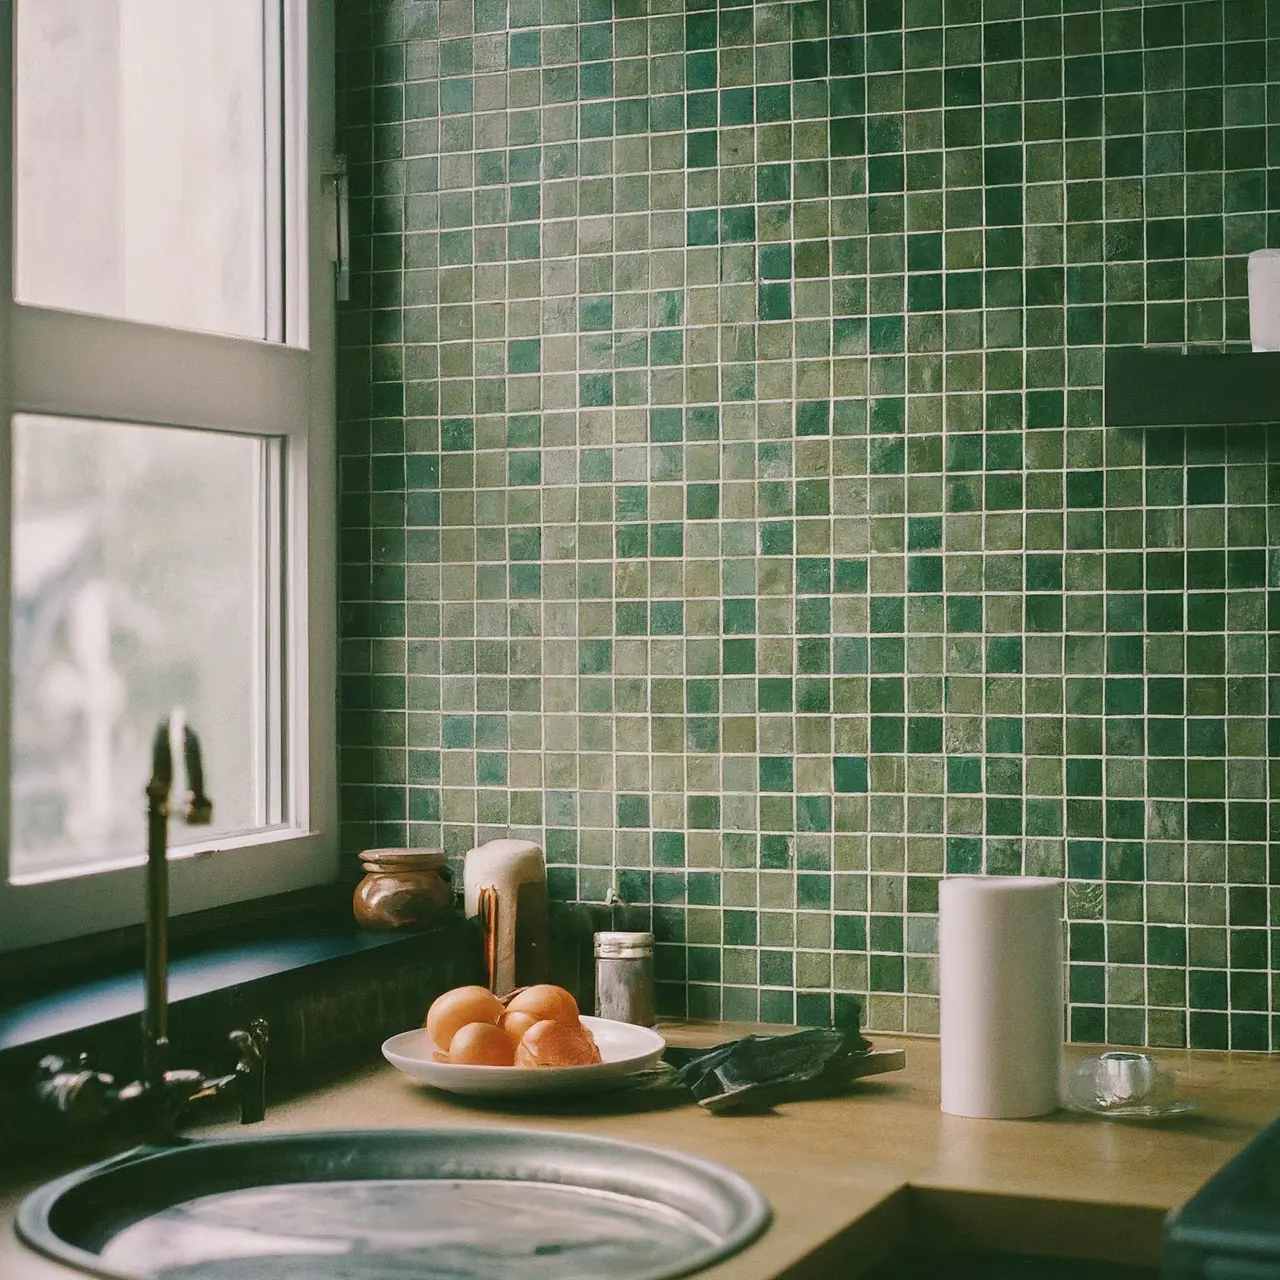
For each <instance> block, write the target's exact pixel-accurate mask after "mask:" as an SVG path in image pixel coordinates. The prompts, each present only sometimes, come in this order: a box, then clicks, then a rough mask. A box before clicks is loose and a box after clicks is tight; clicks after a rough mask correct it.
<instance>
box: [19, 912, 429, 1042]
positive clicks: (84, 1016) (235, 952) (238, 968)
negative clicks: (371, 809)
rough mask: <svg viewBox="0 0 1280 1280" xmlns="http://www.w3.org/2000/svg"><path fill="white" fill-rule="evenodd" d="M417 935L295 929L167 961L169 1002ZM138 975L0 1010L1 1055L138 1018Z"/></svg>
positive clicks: (91, 982) (75, 985) (79, 985)
mask: <svg viewBox="0 0 1280 1280" xmlns="http://www.w3.org/2000/svg"><path fill="white" fill-rule="evenodd" d="M423 936H424V934H423V932H422V931H414V932H405V933H366V932H362V931H361V930H359V929H357V928H355V926H354V925H350V926H347V927H345V928H344V927H341V926H332V925H330V926H322V927H313V928H311V929H306V928H299V927H297V926H295V927H293V928H290V929H284V930H281V931H280V933H279V934H278V935H277V936H269V937H262V938H258V939H254V940H251V941H246V942H239V943H235V944H232V945H221V946H211V947H208V948H206V949H202V950H199V951H195V952H193V953H192V954H189V955H184V956H180V957H176V958H174V959H172V960H171V961H170V963H169V1002H170V1005H171V1006H172V1007H178V1006H180V1005H182V1004H183V1003H184V1002H186V1001H190V1000H196V999H199V998H200V997H202V996H207V995H209V994H211V993H213V992H219V991H226V990H229V989H231V988H233V987H237V986H241V985H243V984H245V983H248V982H254V981H257V980H260V979H264V978H270V977H274V976H278V975H280V974H284V973H292V972H297V971H300V970H303V969H307V968H310V967H312V966H314V965H318V964H325V963H328V962H335V961H341V960H342V959H344V958H346V957H352V956H358V955H363V954H365V953H367V952H370V951H376V950H379V949H386V948H392V949H393V950H392V952H391V953H389V954H388V958H391V955H393V954H394V950H395V949H397V948H401V949H402V948H405V947H407V946H411V945H412V944H413V943H414V942H415V941H420V940H421V939H422V937H423ZM143 990H144V988H143V971H142V966H141V965H139V966H138V967H137V968H136V969H132V970H126V971H124V972H121V973H115V974H111V975H110V976H107V977H99V978H89V979H85V980H83V981H79V982H71V983H68V984H66V985H65V986H62V987H60V988H59V989H57V990H53V991H48V992H44V993H42V994H40V995H38V996H34V997H32V998H30V999H28V1000H24V1001H20V1002H15V1003H13V1004H11V1005H9V1006H7V1007H5V1008H3V1009H0V1054H3V1053H5V1052H6V1051H10V1050H15V1049H22V1048H27V1047H30V1046H31V1045H33V1044H39V1043H41V1042H42V1041H46V1040H51V1039H54V1038H55V1037H58V1036H63V1035H67V1034H69V1033H72V1032H76V1031H84V1030H86V1029H88V1028H91V1027H97V1026H101V1025H103V1024H106V1023H109V1022H114V1021H117V1020H119V1019H121V1018H127V1017H131V1016H136V1015H138V1014H140V1013H141V1012H142V1008H143V1002H144V995H143Z"/></svg>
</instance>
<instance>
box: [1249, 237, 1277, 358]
mask: <svg viewBox="0 0 1280 1280" xmlns="http://www.w3.org/2000/svg"><path fill="white" fill-rule="evenodd" d="M1249 341H1250V342H1251V343H1252V345H1253V349H1254V350H1255V351H1280V249H1255V250H1254V251H1253V252H1252V253H1251V254H1250V255H1249Z"/></svg>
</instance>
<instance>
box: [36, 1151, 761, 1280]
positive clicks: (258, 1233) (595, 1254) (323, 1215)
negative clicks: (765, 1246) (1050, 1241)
mask: <svg viewBox="0 0 1280 1280" xmlns="http://www.w3.org/2000/svg"><path fill="white" fill-rule="evenodd" d="M769 1218H770V1213H769V1207H768V1205H767V1203H766V1202H765V1200H764V1198H763V1197H762V1196H761V1195H760V1193H759V1192H758V1191H756V1190H755V1188H754V1187H752V1186H751V1185H750V1184H749V1183H748V1182H746V1181H745V1180H744V1179H742V1178H740V1177H739V1176H738V1175H737V1174H735V1173H732V1172H730V1171H729V1170H728V1169H724V1168H721V1167H720V1166H718V1165H714V1164H711V1163H709V1162H707V1161H704V1160H699V1159H697V1158H695V1157H692V1156H686V1155H683V1154H681V1153H679V1152H674V1151H663V1150H659V1149H657V1148H653V1147H644V1146H638V1145H635V1144H631V1143H626V1142H617V1141H613V1140H611V1139H605V1138H595V1137H590V1136H586V1135H582V1134H566V1133H552V1132H546V1131H540V1130H535V1129H518V1130H517V1129H491V1128H483V1129H481V1128H457V1129H454V1128H450V1129H382V1130H349V1131H342V1130H339V1131H324V1132H314V1133H282V1134H268V1135H264V1136H261V1137H230V1138H214V1139H208V1140H201V1141H197V1142H191V1143H187V1144H184V1145H178V1146H172V1147H142V1148H139V1149H138V1150H136V1151H131V1152H129V1153H128V1154H126V1155H124V1156H120V1157H118V1158H116V1159H114V1160H108V1161H106V1162H104V1163H102V1164H97V1165H92V1166H90V1167H88V1168H86V1169H81V1170H78V1171H77V1172H75V1173H72V1174H69V1175H68V1176H66V1177H64V1178H60V1179H58V1180H57V1181H55V1182H50V1183H48V1184H46V1185H45V1186H44V1187H41V1188H40V1189H39V1190H37V1191H35V1192H33V1193H32V1194H31V1195H30V1196H29V1197H28V1198H27V1199H26V1200H25V1201H24V1202H23V1204H22V1206H21V1208H20V1209H19V1211H18V1217H17V1229H18V1234H19V1235H20V1236H21V1237H22V1239H23V1240H24V1241H25V1242H26V1243H27V1244H28V1245H29V1246H31V1247H32V1248H34V1249H36V1250H38V1251H39V1252H40V1253H43V1254H46V1255H47V1256H49V1257H51V1258H53V1259H55V1260H56V1261H58V1262H62V1263H65V1264H68V1265H70V1266H73V1267H79V1268H81V1269H82V1270H84V1271H88V1272H91V1273H93V1274H95V1275H100V1276H108V1277H115V1278H117V1280H143V1278H144V1277H145V1278H146V1280H152V1278H162V1280H231V1277H235V1278H236V1280H285V1277H289V1280H294V1278H295V1277H297V1276H299V1275H306V1276H307V1277H308V1280H339V1277H341V1280H405V1278H406V1277H409V1276H413V1277H418V1278H421V1280H433V1278H434V1277H440V1278H441V1280H443V1278H444V1277H449V1280H489V1278H491V1277H492V1278H493V1280H497V1278H498V1277H503V1278H505V1277H508V1276H519V1277H520V1280H598V1278H599V1277H601V1276H608V1277H609V1278H610V1280H666V1278H667V1277H671V1276H683V1275H688V1274H690V1273H692V1272H694V1271H699V1270H701V1269H702V1268H704V1267H707V1266H710V1265H711V1264H712V1263H714V1262H718V1261H720V1260H721V1259H723V1258H726V1257H728V1256H729V1255H730V1254H733V1253H736V1252H737V1251H738V1250H740V1249H742V1248H743V1247H744V1246H746V1245H747V1244H749V1243H750V1242H751V1241H752V1240H754V1239H755V1238H756V1237H757V1236H758V1235H760V1233H761V1232H762V1231H764V1230H765V1228H766V1227H767V1226H768V1224H769Z"/></svg>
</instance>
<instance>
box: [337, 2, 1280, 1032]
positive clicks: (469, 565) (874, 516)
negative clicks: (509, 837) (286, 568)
mask: <svg viewBox="0 0 1280 1280" xmlns="http://www.w3.org/2000/svg"><path fill="white" fill-rule="evenodd" d="M1268 36H1270V38H1268ZM1278 68H1280V0H1197V2H1188V3H1172V4H1161V3H1146V4H1128V3H1119V2H1117V0H1105V2H1101V0H1092V3H1090V2H1089V0H833V3H831V5H830V6H828V5H827V4H826V3H825V2H824V0H800V2H798V3H789V4H777V3H757V4H755V5H741V4H728V3H726V4H722V5H721V6H720V7H719V8H717V7H715V5H714V4H711V5H706V4H697V3H690V4H689V5H688V7H687V8H686V7H684V6H682V4H681V3H679V0H648V2H646V0H441V2H440V3H430V2H427V0H421V2H416V0H401V2H400V3H378V4H372V5H371V4H369V3H368V2H367V0H366V2H364V3H359V2H357V0H347V2H346V3H344V4H342V5H340V86H341V90H340V109H341V113H342V122H343V137H344V143H343V145H344V148H345V150H346V153H347V155H348V156H349V157H350V160H351V173H352V195H353V206H352V222H353V228H354V252H355V261H354V267H355V271H354V275H353V292H354V297H353V301H352V302H351V304H350V305H349V306H348V307H347V308H346V309H345V311H344V313H343V315H342V318H341V345H342V350H341V362H342V391H341V407H340V417H341V426H340V431H341V441H342V444H341V448H342V458H341V475H342V495H341V503H342V507H341V509H342V526H343V527H342V566H341V574H342V600H343V604H342V673H343V675H342V725H343V728H342V777H343V794H342V803H343V814H344V825H345V841H346V845H347V847H348V848H349V849H356V848H360V847H363V846H367V845H375V844H378V845H382V844H399V843H402V842H406V841H408V842H410V843H413V844H430V843H435V842H438V841H443V843H444V845H445V846H446V848H447V849H448V850H449V851H450V852H451V853H454V854H458V853H461V852H462V851H463V850H465V849H466V848H468V847H469V846H470V845H471V844H472V843H473V842H475V841H477V840H480V839H483V838H486V837H489V836H492V835H494V834H497V833H504V832H506V831H508V830H511V831H515V832H519V833H526V834H529V835H531V836H533V837H535V838H537V839H539V840H540V841H542V842H543V844H544V847H545V848H546V851H547V855H548V859H549V862H550V865H551V882H552V887H553V892H554V894H555V895H556V896H557V897H558V898H561V899H565V900H569V901H577V902H586V903H595V904H603V903H604V902H606V900H608V898H609V896H610V891H611V890H613V891H614V892H616V894H617V895H618V896H619V897H620V898H621V899H622V900H623V903H624V904H625V905H624V906H621V907H617V908H615V909H614V918H616V919H617V920H618V921H619V922H622V921H630V922H636V923H639V922H648V921H649V920H650V919H652V923H653V926H654V928H655V929H656V930H657V932H658V936H659V938H660V952H659V971H660V976H661V979H662V989H661V994H662V999H663V1001H664V1003H665V1005H666V1006H667V1008H668V1009H671V1010H684V1009H687V1010H688V1011H689V1012H691V1013H694V1014H703V1015H714V1014H722V1015H724V1016H726V1017H757V1016H759V1017H761V1018H764V1019H770V1020H789V1019H792V1018H795V1019H799V1020H800V1021H803V1022H814V1021H817V1022H822V1021H826V1020H827V1019H829V1018H837V1019H840V1018H844V1017H847V1016H848V1014H849V1012H850V1009H851V1005H852V1001H853V998H854V997H855V996H857V997H859V998H861V999H863V1000H865V1005H866V1021H867V1023H868V1024H869V1025H870V1026H871V1027H874V1028H878V1029H897V1028H906V1029H909V1030H913V1031H929V1030H932V1029H934V1028H935V1027H936V1023H937V1001H936V995H935V992H936V984H937V974H936V938H937V927H936V907H937V889H938V880H939V877H940V876H941V875H942V874H943V873H944V872H946V871H953V872H974V871H986V872H1000V873H1010V872H1012V873H1018V872H1027V873H1050V874H1065V875H1066V876H1067V877H1068V882H1069V883H1068V891H1067V914H1068V917H1069V920H1070V925H1069V953H1070V1028H1071V1033H1072V1035H1073V1037H1074V1038H1076V1039H1079V1040H1101V1039H1104V1038H1106V1039H1109V1040H1111V1041H1116V1042H1128V1043H1143V1042H1147V1043H1153V1044H1174V1045H1177V1044H1184V1043H1188V1042H1189V1043H1191V1044H1194V1045H1200V1046H1217V1047H1223V1046H1227V1045H1231V1046H1234V1047H1243V1048H1268V1047H1269V1046H1270V1044H1271V1041H1272V1026H1273V1017H1274V1014H1273V1000H1276V998H1275V997H1273V996H1272V993H1271V980H1272V979H1271V960H1270V955H1271V947H1272V945H1273V936H1274V935H1273V919H1275V918H1276V916H1275V912H1276V908H1275V907H1273V906H1272V902H1271V890H1270V888H1269V884H1270V878H1271V872H1270V865H1269V845H1268V834H1269V826H1270V823H1271V822H1272V821H1274V820H1277V819H1280V813H1277V814H1276V815H1275V818H1274V819H1273V817H1272V814H1271V812H1270V811H1269V801H1270V781H1271V765H1270V759H1269V753H1270V751H1271V750H1273V749H1274V750H1277V751H1280V733H1277V728H1280V719H1277V720H1271V719H1269V718H1268V711H1269V710H1271V708H1269V698H1270V696H1271V690H1272V684H1271V675H1272V672H1273V671H1274V672H1275V673H1276V674H1277V675H1278V676H1280V643H1278V641H1280V634H1277V633H1278V632H1280V622H1277V614H1276V613H1275V612H1273V613H1272V614H1271V616H1270V618H1269V617H1268V609H1269V607H1270V608H1271V609H1272V610H1277V609H1280V598H1277V597H1269V595H1268V587H1270V586H1277V587H1280V572H1278V571H1277V567H1276V566H1275V563H1274V553H1273V551H1272V547H1273V546H1274V545H1275V542H1276V535H1275V532H1274V530H1273V529H1272V528H1271V527H1270V525H1269V521H1270V520H1271V519H1272V518H1274V516H1273V510H1274V508H1273V507H1272V506H1271V505H1270V504H1271V503H1273V502H1275V501H1276V500H1277V497H1278V496H1280V474H1278V473H1277V469H1276V466H1275V465H1274V462H1275V460H1276V459H1277V456H1278V455H1277V446H1278V445H1280V437H1277V436H1276V435H1275V434H1274V433H1267V432H1265V431H1255V430H1248V429H1239V430H1232V431H1230V432H1226V433H1224V432H1223V431H1221V430H1217V429H1202V430H1199V431H1191V432H1186V433H1183V432H1172V431H1166V432H1159V431H1153V432H1148V433H1145V434H1143V433H1138V432H1129V431H1119V430H1112V431H1108V430H1106V429H1104V427H1103V426H1102V390H1101V384H1102V363H1103V361H1102V356H1103V346H1104V343H1110V344H1143V343H1145V344H1179V343H1183V342H1187V343H1191V344H1202V345H1208V346H1220V345H1221V344H1223V343H1226V344H1228V345H1236V346H1238V345H1239V344H1241V343H1244V342H1245V341H1246V340H1247V331H1248V316H1247V305H1246V301H1245V292H1246V289H1245V279H1246V274H1245V255H1246V254H1247V253H1248V252H1249V251H1250V250H1252V249H1254V248H1257V247H1260V246H1263V245H1266V244H1268V243H1270V244H1280V159H1277V151H1276V148H1277V147H1278V146H1280V132H1278V130H1277V126H1278V125H1280V83H1277V82H1280V74H1277V71H1278ZM1268 79H1270V80H1271V81H1272V83H1271V85H1270V87H1268ZM1269 159H1270V160H1271V161H1272V162H1274V163H1276V164H1277V166H1278V167H1276V168H1268V161H1269ZM1278 416H1280V414H1278ZM1273 662H1274V663H1275V666H1274V667H1273V666H1272V663H1273ZM1273 743H1274V744H1276V746H1275V747H1274V748H1273V747H1272V744H1273ZM600 914H601V916H602V918H606V909H605V908H604V907H603V906H601V907H600ZM1274 1013H1280V1001H1277V1007H1276V1009H1275V1010H1274Z"/></svg>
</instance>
